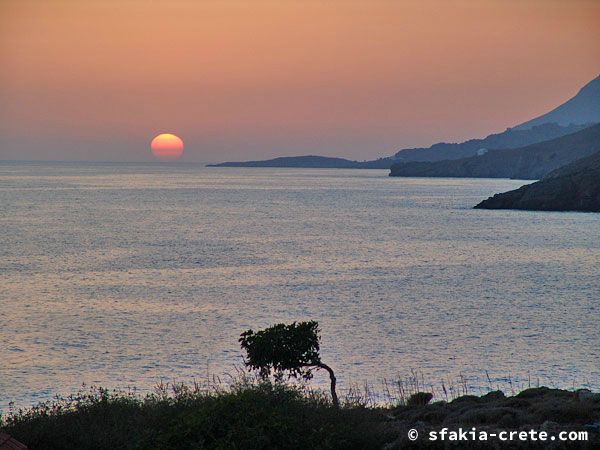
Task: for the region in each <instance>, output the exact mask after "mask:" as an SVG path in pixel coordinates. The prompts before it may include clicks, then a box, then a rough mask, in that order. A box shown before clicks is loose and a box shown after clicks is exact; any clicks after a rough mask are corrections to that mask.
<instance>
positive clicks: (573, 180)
mask: <svg viewBox="0 0 600 450" xmlns="http://www.w3.org/2000/svg"><path fill="white" fill-rule="evenodd" d="M475 208H482V209H528V210H540V211H589V212H600V152H598V153H594V154H593V155H592V156H588V157H587V158H583V159H580V160H577V161H575V162H574V163H571V164H569V165H567V166H565V167H561V168H560V169H558V170H555V171H554V172H551V173H549V174H548V175H547V176H546V177H544V178H543V179H542V180H541V181H538V182H537V183H533V184H528V185H525V186H522V187H520V188H519V189H516V190H514V191H509V192H505V193H503V194H496V195H494V196H493V197H490V198H488V199H487V200H484V201H482V202H481V203H479V204H478V205H477V206H475Z"/></svg>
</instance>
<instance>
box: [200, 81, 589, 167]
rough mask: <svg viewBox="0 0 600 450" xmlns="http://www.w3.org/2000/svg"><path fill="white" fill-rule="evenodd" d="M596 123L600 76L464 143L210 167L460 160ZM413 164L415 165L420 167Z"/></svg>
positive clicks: (379, 164) (387, 164)
mask: <svg viewBox="0 0 600 450" xmlns="http://www.w3.org/2000/svg"><path fill="white" fill-rule="evenodd" d="M595 123H600V76H598V77H596V78H595V79H593V80H592V81H590V82H589V83H587V84H586V85H585V86H584V87H583V88H581V89H580V90H579V92H578V93H577V94H576V95H575V96H574V97H573V98H571V99H570V100H568V101H567V102H565V103H563V104H562V105H560V106H558V107H557V108H555V109H553V110H552V111H550V112H548V113H546V114H543V115H541V116H539V117H536V118H534V119H531V120H529V121H527V122H524V123H522V124H520V125H517V126H516V127H514V128H508V129H507V130H505V131H503V132H501V133H496V134H490V135H489V136H487V137H485V138H483V139H471V140H468V141H465V142H462V143H443V142H442V143H437V144H434V145H432V146H431V147H427V148H408V149H403V150H400V151H398V152H396V154H395V155H394V156H392V157H383V158H379V159H375V160H370V161H352V160H349V159H345V158H335V157H327V156H316V155H306V156H288V157H280V158H274V159H268V160H263V161H240V162H225V163H220V164H210V165H209V166H212V167H298V168H302V167H304V168H317V167H318V168H351V169H371V168H377V169H389V168H391V167H392V166H393V165H396V164H401V163H406V164H410V163H413V162H433V163H435V162H439V161H447V160H459V159H461V158H466V157H471V156H475V155H478V154H482V153H485V152H486V151H488V150H490V149H494V150H499V149H511V148H521V147H525V146H527V145H530V144H536V143H539V142H544V141H549V140H552V139H555V138H558V137H561V136H566V135H570V134H573V133H576V132H578V131H580V130H582V129H584V128H586V127H589V126H590V125H593V124H595ZM411 167H412V168H415V167H417V166H411ZM419 170H420V169H419ZM405 176H410V175H405ZM415 176H429V175H415ZM432 176H436V175H432ZM440 176H441V175H440ZM451 176H452V175H451ZM457 176H458V175H457ZM465 176H469V175H465Z"/></svg>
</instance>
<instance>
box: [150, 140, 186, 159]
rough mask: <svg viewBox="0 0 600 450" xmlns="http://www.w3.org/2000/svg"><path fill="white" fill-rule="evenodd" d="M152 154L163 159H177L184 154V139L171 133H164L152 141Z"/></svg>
mask: <svg viewBox="0 0 600 450" xmlns="http://www.w3.org/2000/svg"><path fill="white" fill-rule="evenodd" d="M150 148H151V149H152V154H153V155H154V156H155V157H156V158H157V159H159V160H161V161H176V160H178V159H179V158H181V156H182V155H183V141H182V140H181V138H180V137H178V136H175V135H174V134H171V133H162V134H159V135H158V136H156V137H155V138H154V139H152V142H151V143H150Z"/></svg>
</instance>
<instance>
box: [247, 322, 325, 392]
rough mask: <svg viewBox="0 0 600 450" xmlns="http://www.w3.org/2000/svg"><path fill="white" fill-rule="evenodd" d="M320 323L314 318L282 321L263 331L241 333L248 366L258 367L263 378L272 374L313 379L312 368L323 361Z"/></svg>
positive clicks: (276, 376) (281, 377)
mask: <svg viewBox="0 0 600 450" xmlns="http://www.w3.org/2000/svg"><path fill="white" fill-rule="evenodd" d="M319 332H320V330H319V324H318V323H317V322H315V321H309V322H294V323H292V324H290V325H286V324H283V323H279V324H277V325H274V326H272V327H269V328H266V329H264V330H260V331H256V332H255V331H253V330H248V331H245V332H243V333H242V334H241V337H240V344H241V346H242V348H243V349H244V350H245V351H246V354H247V358H246V360H245V363H246V366H248V367H250V368H251V369H254V370H258V372H259V374H260V376H261V377H262V378H268V377H269V375H273V376H274V377H275V379H276V380H278V381H281V380H282V379H283V378H284V376H285V374H286V373H287V376H288V379H289V378H303V379H305V380H310V379H311V378H312V376H313V375H312V370H311V368H312V367H315V366H318V365H319V364H320V363H321V356H320V355H319V340H320V336H319Z"/></svg>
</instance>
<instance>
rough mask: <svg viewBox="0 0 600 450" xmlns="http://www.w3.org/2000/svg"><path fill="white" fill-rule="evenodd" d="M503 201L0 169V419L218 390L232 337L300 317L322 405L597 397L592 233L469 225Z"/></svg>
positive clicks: (599, 295) (596, 242) (231, 360)
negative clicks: (344, 396)
mask: <svg viewBox="0 0 600 450" xmlns="http://www.w3.org/2000/svg"><path fill="white" fill-rule="evenodd" d="M522 184H524V182H521V181H515V180H491V179H426V178H389V177H388V176H387V171H379V170H372V171H369V170H319V169H315V170H305V169H225V168H204V167H201V166H200V165H183V164H171V165H159V164H146V165H143V164H79V163H77V164H76V163H44V164H33V163H0V206H1V210H0V213H1V214H0V229H1V234H0V343H1V345H0V408H1V407H4V408H6V407H7V405H8V402H10V401H15V402H16V404H18V405H29V404H31V403H34V402H37V401H39V400H44V399H48V398H50V397H52V396H53V395H54V394H57V393H60V394H69V393H73V392H75V391H76V390H77V389H78V388H79V387H80V386H81V385H82V383H84V382H85V383H87V384H99V385H102V386H107V387H120V388H127V387H130V386H136V387H138V388H140V389H142V390H151V389H152V388H153V386H155V385H156V383H157V382H158V381H159V380H160V379H163V380H164V381H173V380H176V381H191V380H192V379H193V378H196V379H202V378H205V377H206V374H207V373H209V374H210V375H218V376H221V377H222V378H223V374H227V373H233V372H234V366H236V365H240V364H241V353H240V349H239V346H238V342H237V339H238V336H239V334H240V332H241V331H243V330H245V329H247V328H259V327H264V326H267V325H270V324H273V323H277V322H282V321H283V322H289V321H293V320H305V319H314V320H318V321H319V323H320V324H321V327H322V330H323V331H322V354H323V360H324V361H325V362H326V363H328V364H329V365H331V366H333V368H334V369H335V370H336V372H337V374H338V377H339V379H340V383H341V389H342V390H343V389H345V388H347V387H348V386H349V385H350V384H351V383H362V382H364V381H369V382H371V383H374V384H376V383H378V382H379V381H380V380H382V379H383V378H387V379H392V378H395V377H404V376H406V375H407V374H410V372H411V369H412V370H415V371H417V372H418V373H420V374H421V376H422V378H423V380H424V381H425V383H430V384H432V385H435V386H439V385H440V382H441V380H445V382H446V383H452V382H453V380H454V381H456V379H457V377H459V376H460V375H461V374H462V376H463V377H464V378H465V380H466V382H467V383H468V386H469V387H470V388H471V389H473V390H477V389H486V388H488V387H489V386H490V382H489V381H488V379H487V375H486V371H487V373H488V374H489V377H490V379H491V384H492V385H493V386H494V387H495V386H496V385H501V387H506V386H507V383H508V385H510V384H514V385H521V386H522V385H523V384H528V383H531V384H532V385H537V383H540V384H546V385H551V386H558V387H568V388H572V387H573V386H575V387H578V386H589V387H592V388H595V389H598V388H600V327H599V326H598V323H599V319H600V239H599V236H600V215H598V214H582V213H538V212H519V211H482V210H473V209H471V207H472V206H473V205H475V204H476V203H478V202H479V201H480V200H481V199H484V198H487V197H488V196H490V195H492V194H494V193H496V192H500V191H505V190H508V189H514V188H516V187H518V186H520V185H522ZM225 378H226V377H225ZM326 381H327V380H326V378H325V375H324V374H323V375H318V376H317V377H316V379H315V382H316V383H326Z"/></svg>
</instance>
